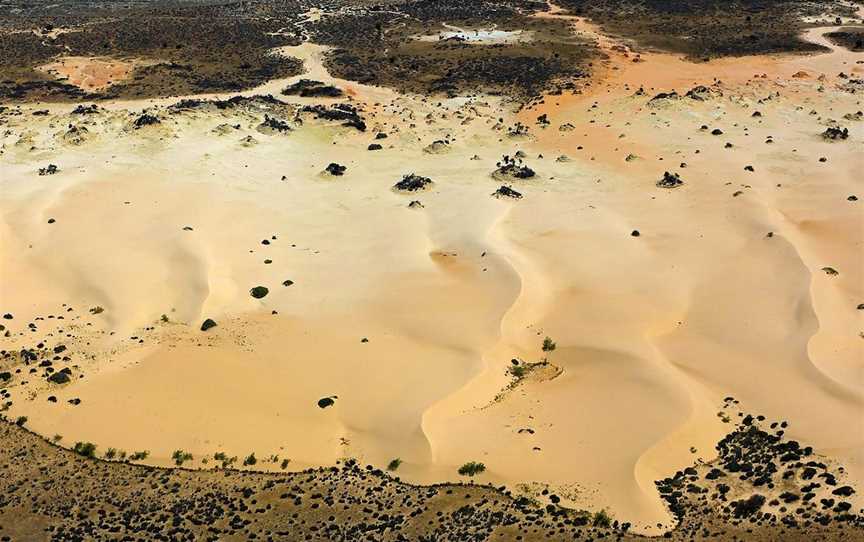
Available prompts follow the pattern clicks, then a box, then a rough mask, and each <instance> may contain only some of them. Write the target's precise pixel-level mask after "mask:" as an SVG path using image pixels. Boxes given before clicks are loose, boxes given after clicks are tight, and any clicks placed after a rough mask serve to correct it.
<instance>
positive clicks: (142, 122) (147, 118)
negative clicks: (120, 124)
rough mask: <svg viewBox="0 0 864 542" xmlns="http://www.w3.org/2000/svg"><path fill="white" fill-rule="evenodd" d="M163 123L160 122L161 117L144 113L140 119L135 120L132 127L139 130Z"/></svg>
mask: <svg viewBox="0 0 864 542" xmlns="http://www.w3.org/2000/svg"><path fill="white" fill-rule="evenodd" d="M161 122H162V121H161V120H159V117H156V116H155V115H150V114H149V113H144V114H142V115H141V116H140V117H138V118H137V119H135V121H134V122H133V123H132V125H133V126H134V127H135V129H136V130H137V129H139V128H143V127H145V126H153V125H156V124H159V123H161Z"/></svg>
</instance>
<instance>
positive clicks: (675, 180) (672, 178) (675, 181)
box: [657, 171, 684, 188]
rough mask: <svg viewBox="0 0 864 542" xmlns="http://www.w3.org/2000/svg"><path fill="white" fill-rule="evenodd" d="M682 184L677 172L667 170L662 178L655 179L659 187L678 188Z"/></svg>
mask: <svg viewBox="0 0 864 542" xmlns="http://www.w3.org/2000/svg"><path fill="white" fill-rule="evenodd" d="M683 184H684V181H682V180H681V177H680V176H679V175H678V174H677V173H669V172H668V171H665V172H664V173H663V178H662V179H660V180H659V181H657V187H659V188H678V187H679V186H681V185H683Z"/></svg>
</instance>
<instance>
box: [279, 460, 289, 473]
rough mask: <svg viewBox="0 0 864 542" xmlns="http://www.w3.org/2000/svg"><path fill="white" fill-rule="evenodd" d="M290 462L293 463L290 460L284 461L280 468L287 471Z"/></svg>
mask: <svg viewBox="0 0 864 542" xmlns="http://www.w3.org/2000/svg"><path fill="white" fill-rule="evenodd" d="M290 462H291V460H290V459H283V460H282V464H281V465H279V468H281V469H282V470H285V469H287V468H288V463H290Z"/></svg>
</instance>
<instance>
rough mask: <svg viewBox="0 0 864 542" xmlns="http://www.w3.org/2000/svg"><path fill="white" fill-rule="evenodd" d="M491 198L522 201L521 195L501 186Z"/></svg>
mask: <svg viewBox="0 0 864 542" xmlns="http://www.w3.org/2000/svg"><path fill="white" fill-rule="evenodd" d="M492 196H494V197H496V198H510V199H522V193H521V192H517V191H516V190H513V189H512V188H510V187H509V186H504V185H501V187H500V188H498V190H496V191H495V192H493V193H492Z"/></svg>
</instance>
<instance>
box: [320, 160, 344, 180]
mask: <svg viewBox="0 0 864 542" xmlns="http://www.w3.org/2000/svg"><path fill="white" fill-rule="evenodd" d="M346 169H348V168H347V167H345V166H343V165H340V164H337V163H336V162H330V164H329V165H328V166H327V167H326V168H325V170H324V171H326V172H327V173H329V174H330V175H333V176H334V177H341V176H342V175H344V174H345V170H346Z"/></svg>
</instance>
